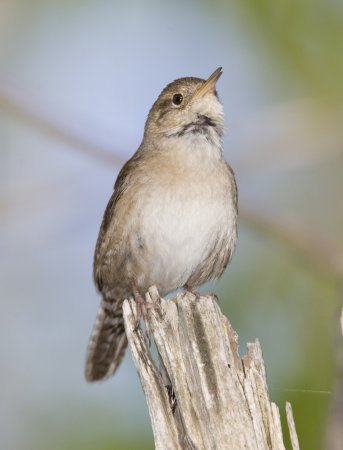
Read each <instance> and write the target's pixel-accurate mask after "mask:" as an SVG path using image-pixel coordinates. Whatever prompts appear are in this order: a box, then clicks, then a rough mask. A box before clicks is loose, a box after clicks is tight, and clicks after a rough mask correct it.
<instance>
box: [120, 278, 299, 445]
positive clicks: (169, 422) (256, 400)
mask: <svg viewBox="0 0 343 450" xmlns="http://www.w3.org/2000/svg"><path fill="white" fill-rule="evenodd" d="M146 298H147V303H148V317H149V319H148V328H149V333H150V337H151V340H152V341H153V342H154V343H155V345H156V349H157V356H156V355H155V357H154V355H153V353H154V352H151V348H150V347H149V344H148V342H147V339H146V336H145V333H144V332H143V331H142V330H141V329H140V328H139V329H138V330H135V324H136V322H135V321H136V319H135V313H136V305H135V302H134V301H133V300H132V299H130V300H126V301H125V302H124V304H123V312H124V318H125V327H126V333H127V336H128V340H129V345H130V348H131V351H132V355H133V359H134V363H135V365H136V368H137V370H138V374H139V377H140V380H141V383H142V387H143V390H144V393H145V397H146V401H147V404H148V409H149V413H150V417H151V423H152V428H153V433H154V439H155V446H156V449H158V450H167V449H170V450H175V449H198V450H210V449H219V450H222V449H231V450H232V449H261V450H262V449H263V450H265V449H273V450H274V449H284V448H285V446H284V443H283V436H282V429H281V423H280V415H279V410H278V407H277V406H276V405H275V404H274V403H272V402H270V400H269V396H268V388H267V381H266V372H265V368H264V362H263V357H262V351H261V347H260V344H259V342H258V341H256V342H255V343H252V344H248V345H247V348H248V352H247V354H246V355H245V356H244V357H243V358H241V357H240V356H239V354H238V336H237V333H236V332H235V331H234V330H233V328H232V327H231V325H230V323H229V321H228V319H227V318H226V317H225V316H224V315H223V314H222V312H221V310H220V308H219V306H218V304H217V302H216V300H215V298H214V297H213V296H210V295H207V296H195V295H193V294H192V293H190V292H185V293H182V294H179V295H177V296H176V297H175V298H173V299H171V300H168V301H162V302H161V299H160V297H159V294H158V292H157V290H156V288H154V287H152V288H151V289H150V290H149V292H148V293H147V296H146ZM150 306H151V307H150ZM155 353H156V352H155ZM287 418H288V423H289V428H290V430H291V440H292V445H293V448H294V449H297V448H299V446H298V441H297V437H296V432H295V426H294V421H293V416H292V410H291V408H290V405H288V407H287Z"/></svg>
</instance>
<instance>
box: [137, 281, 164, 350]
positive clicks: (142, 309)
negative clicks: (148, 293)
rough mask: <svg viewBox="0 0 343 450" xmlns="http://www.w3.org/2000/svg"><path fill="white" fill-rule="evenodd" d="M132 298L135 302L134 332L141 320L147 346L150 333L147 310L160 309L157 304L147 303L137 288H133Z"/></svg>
mask: <svg viewBox="0 0 343 450" xmlns="http://www.w3.org/2000/svg"><path fill="white" fill-rule="evenodd" d="M132 291H133V296H134V299H135V302H136V323H135V327H134V331H137V330H138V328H139V325H140V322H141V320H142V319H143V323H144V326H145V335H146V337H147V339H148V342H149V346H150V345H151V341H150V336H151V334H152V332H151V320H150V317H149V313H148V311H149V309H154V308H157V307H160V305H159V304H157V303H155V302H151V301H147V300H146V298H144V297H143V296H142V295H141V293H140V292H139V290H138V288H137V286H135V285H134V286H133V289H132Z"/></svg>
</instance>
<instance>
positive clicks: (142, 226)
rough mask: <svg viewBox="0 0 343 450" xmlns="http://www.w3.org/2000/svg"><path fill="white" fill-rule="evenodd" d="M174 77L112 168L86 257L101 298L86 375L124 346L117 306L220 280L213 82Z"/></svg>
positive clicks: (224, 188) (230, 190) (226, 186)
mask: <svg viewBox="0 0 343 450" xmlns="http://www.w3.org/2000/svg"><path fill="white" fill-rule="evenodd" d="M220 74H221V70H219V69H218V70H217V71H216V72H214V74H213V75H212V76H211V77H210V78H209V79H208V80H207V81H205V80H201V79H199V78H181V79H179V80H176V81H174V82H173V83H171V84H169V85H168V86H167V87H166V88H165V89H164V90H163V91H162V93H161V94H160V96H159V97H158V99H157V101H156V102H155V103H154V105H153V107H152V108H151V110H150V112H149V116H148V119H147V123H146V126H145V132H144V138H143V141H142V144H141V145H140V147H139V149H138V150H137V152H136V153H135V154H134V156H133V157H132V158H131V159H130V160H129V161H128V162H127V163H126V164H125V165H124V167H123V168H122V170H121V171H120V173H119V175H118V178H117V181H116V183H115V186H114V192H113V194H112V197H111V198H110V201H109V203H108V205H107V208H106V211H105V214H104V218H103V221H102V225H101V228H100V232H99V237H98V241H97V244H96V249H95V256H94V280H95V283H96V286H97V288H98V290H99V292H100V293H101V295H102V301H101V305H100V308H99V312H98V316H97V320H96V323H95V326H94V330H93V333H92V336H91V339H90V344H89V348H88V355H87V363H86V379H87V380H88V381H97V380H101V379H105V378H107V377H109V376H111V375H112V374H113V373H114V372H115V371H116V369H117V368H118V366H119V364H120V362H121V360H122V358H123V356H124V353H125V348H126V346H127V339H126V336H125V330H124V324H123V317H122V302H123V300H124V299H125V298H128V297H130V296H133V295H134V294H135V291H137V290H138V291H139V292H140V293H141V294H142V295H144V294H145V292H146V291H147V289H148V288H149V287H150V286H151V285H156V286H157V288H158V289H159V292H160V294H161V295H165V294H167V293H168V292H171V291H173V290H175V289H177V288H180V287H184V288H186V289H193V288H195V287H196V286H199V285H201V284H203V283H204V282H206V281H208V280H211V279H215V278H218V277H220V275H221V274H222V273H223V271H224V269H225V267H226V266H227V264H228V262H229V261H230V259H231V256H232V254H233V251H234V248H235V243H236V237H237V233H236V218H237V188H236V183H235V178H234V174H233V171H232V169H231V168H230V166H229V165H228V164H227V163H226V161H225V160H224V157H223V147H222V136H223V132H224V115H223V109H222V105H221V103H220V102H219V100H218V97H217V93H216V90H215V84H216V81H217V79H218V78H219V76H220Z"/></svg>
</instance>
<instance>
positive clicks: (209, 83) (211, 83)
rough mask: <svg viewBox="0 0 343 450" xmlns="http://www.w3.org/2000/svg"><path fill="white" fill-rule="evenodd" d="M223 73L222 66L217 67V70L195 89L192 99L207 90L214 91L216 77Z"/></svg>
mask: <svg viewBox="0 0 343 450" xmlns="http://www.w3.org/2000/svg"><path fill="white" fill-rule="evenodd" d="M222 73H223V68H222V67H218V69H217V70H215V71H214V72H213V73H212V75H211V76H210V77H209V78H208V79H207V80H206V81H205V83H204V84H203V85H202V86H201V88H200V89H198V90H197V91H196V93H195V94H194V95H193V97H192V100H194V99H195V98H196V97H202V96H203V95H205V94H206V93H207V92H211V91H212V92H214V91H215V89H216V83H217V81H218V78H219V77H220V75H221V74H222Z"/></svg>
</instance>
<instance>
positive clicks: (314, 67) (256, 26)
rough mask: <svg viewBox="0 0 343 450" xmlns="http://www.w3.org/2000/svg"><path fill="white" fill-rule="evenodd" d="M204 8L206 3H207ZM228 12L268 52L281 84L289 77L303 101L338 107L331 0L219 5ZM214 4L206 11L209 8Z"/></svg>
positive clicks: (335, 19) (237, 0)
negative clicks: (234, 12) (306, 98)
mask: <svg viewBox="0 0 343 450" xmlns="http://www.w3.org/2000/svg"><path fill="white" fill-rule="evenodd" d="M207 3H208V2H207ZM217 3H218V5H220V6H221V8H223V9H224V11H225V13H226V14H230V8H231V7H232V6H233V7H234V9H235V10H237V11H239V12H240V14H241V18H242V23H241V26H242V27H245V28H246V32H247V34H248V35H251V34H255V33H256V32H257V34H258V35H259V36H260V37H261V39H262V40H263V43H264V45H265V46H266V48H268V49H270V50H271V52H272V58H273V60H274V63H276V65H278V66H279V70H280V78H281V79H283V78H287V77H289V76H291V77H292V78H293V80H294V81H295V82H296V83H298V84H299V87H300V90H301V91H302V92H303V95H305V96H311V97H312V98H313V97H314V98H318V99H319V100H324V101H329V102H330V103H332V104H336V105H337V106H342V101H343V83H342V79H343V58H342V54H343V8H342V3H341V2H339V1H334V0H328V1H325V0H291V1H288V0H278V1H273V0H243V1H241V0H231V1H227V0H219V1H218V2H217ZM212 5H213V2H212V3H211V7H212V8H213V6H212Z"/></svg>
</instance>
